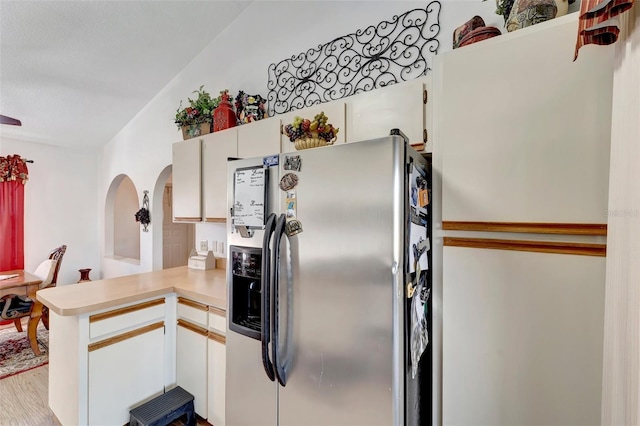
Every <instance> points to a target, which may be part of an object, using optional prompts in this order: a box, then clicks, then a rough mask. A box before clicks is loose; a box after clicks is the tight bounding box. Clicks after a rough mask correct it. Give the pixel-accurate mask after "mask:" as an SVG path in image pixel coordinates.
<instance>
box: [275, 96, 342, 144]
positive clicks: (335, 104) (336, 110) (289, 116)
mask: <svg viewBox="0 0 640 426" xmlns="http://www.w3.org/2000/svg"><path fill="white" fill-rule="evenodd" d="M320 112H324V115H326V116H327V118H328V122H329V124H333V127H335V128H338V129H340V131H339V132H338V136H337V139H336V141H335V142H334V144H339V143H344V142H345V141H346V136H345V135H346V121H345V104H344V100H343V99H339V100H337V101H331V102H326V103H323V104H318V105H314V106H311V107H308V108H304V109H301V110H295V111H291V112H288V113H286V114H282V115H279V116H278V117H280V121H281V122H282V125H283V126H286V125H287V124H290V123H293V119H294V117H295V116H300V117H302V118H308V119H309V120H313V117H314V116H315V115H316V114H319V113H320ZM281 141H282V145H281V150H280V152H293V151H295V150H296V148H295V146H294V144H293V142H291V141H289V138H288V137H287V136H285V135H281Z"/></svg>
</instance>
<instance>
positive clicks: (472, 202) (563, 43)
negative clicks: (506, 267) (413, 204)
mask: <svg viewBox="0 0 640 426" xmlns="http://www.w3.org/2000/svg"><path fill="white" fill-rule="evenodd" d="M554 21H556V20H551V21H548V22H545V23H544V24H545V25H543V26H541V27H540V28H536V27H535V26H534V27H532V28H531V31H529V28H528V29H527V31H526V32H522V34H521V35H520V36H516V37H512V36H511V35H512V34H508V35H509V37H504V38H503V37H496V38H495V39H492V40H490V41H489V42H488V43H487V44H486V45H485V44H484V43H478V44H477V45H474V46H473V47H472V49H467V48H464V49H456V50H455V51H452V52H447V53H445V54H444V55H443V56H442V58H441V60H442V69H441V72H439V79H441V80H442V82H441V83H440V84H441V85H442V87H441V91H440V90H439V91H438V95H439V96H438V100H437V102H438V108H439V111H438V115H439V116H440V117H441V119H440V120H439V123H437V125H438V126H439V129H438V141H436V143H437V144H438V148H437V149H438V153H439V154H440V156H441V157H442V220H443V221H480V222H482V221H492V222H543V223H592V224H603V223H606V222H607V217H606V209H607V197H608V182H609V145H610V138H611V90H612V75H613V74H612V73H613V57H612V53H613V50H612V49H610V48H608V47H602V48H598V49H584V51H581V52H580V60H578V61H576V62H572V61H571V57H570V56H571V52H573V50H574V47H575V38H576V36H575V32H576V22H575V18H573V20H571V18H570V17H567V19H565V18H562V19H561V20H557V21H556V22H554ZM518 33H519V32H518ZM583 53H584V55H583ZM479 64H482V66H477V65H479ZM440 108H441V110H440Z"/></svg>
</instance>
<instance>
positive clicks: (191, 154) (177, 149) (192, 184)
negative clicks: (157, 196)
mask: <svg viewBox="0 0 640 426" xmlns="http://www.w3.org/2000/svg"><path fill="white" fill-rule="evenodd" d="M201 145H202V142H201V138H194V139H189V140H186V141H183V142H176V143H174V144H173V167H172V173H173V177H172V179H173V221H174V222H200V221H201V220H202V204H201V200H202V199H201V181H202V180H201V179H202V175H201V167H200V164H201Z"/></svg>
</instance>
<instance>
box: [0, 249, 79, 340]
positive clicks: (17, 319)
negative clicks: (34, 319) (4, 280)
mask: <svg viewBox="0 0 640 426" xmlns="http://www.w3.org/2000/svg"><path fill="white" fill-rule="evenodd" d="M66 251H67V246H66V245H62V246H60V247H58V248H56V249H55V250H53V251H52V252H51V253H49V258H48V259H47V260H45V261H44V262H42V263H41V264H40V265H39V266H38V268H36V271H35V272H34V275H37V276H38V277H41V278H42V284H40V288H41V289H42V288H48V287H55V285H56V284H57V282H58V272H59V271H60V265H61V264H62V257H63V256H64V253H65V252H66ZM32 307H33V302H32V301H31V300H29V299H23V298H21V297H18V296H5V297H3V298H2V300H0V318H1V319H6V320H13V323H14V325H15V326H16V329H17V330H18V331H19V332H22V322H21V320H22V318H24V317H28V316H29V315H31V308H32ZM42 323H43V324H44V326H45V327H46V329H47V330H48V329H49V309H48V308H47V307H46V306H43V307H42Z"/></svg>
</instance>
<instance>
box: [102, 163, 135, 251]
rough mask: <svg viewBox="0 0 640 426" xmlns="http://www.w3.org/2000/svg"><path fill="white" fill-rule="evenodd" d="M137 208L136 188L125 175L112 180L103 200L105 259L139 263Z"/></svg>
mask: <svg viewBox="0 0 640 426" xmlns="http://www.w3.org/2000/svg"><path fill="white" fill-rule="evenodd" d="M139 208H140V199H139V197H138V191H137V190H136V187H135V185H134V183H133V181H132V180H131V178H129V176H127V175H126V174H121V175H118V176H116V177H115V178H114V179H113V181H111V184H110V185H109V190H108V191H107V198H106V200H105V215H104V217H105V255H106V256H107V257H112V258H114V259H118V260H126V261H133V262H134V263H135V262H138V263H139V262H140V229H141V228H140V224H139V223H138V222H136V220H135V213H136V212H137V211H138V209H139Z"/></svg>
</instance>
